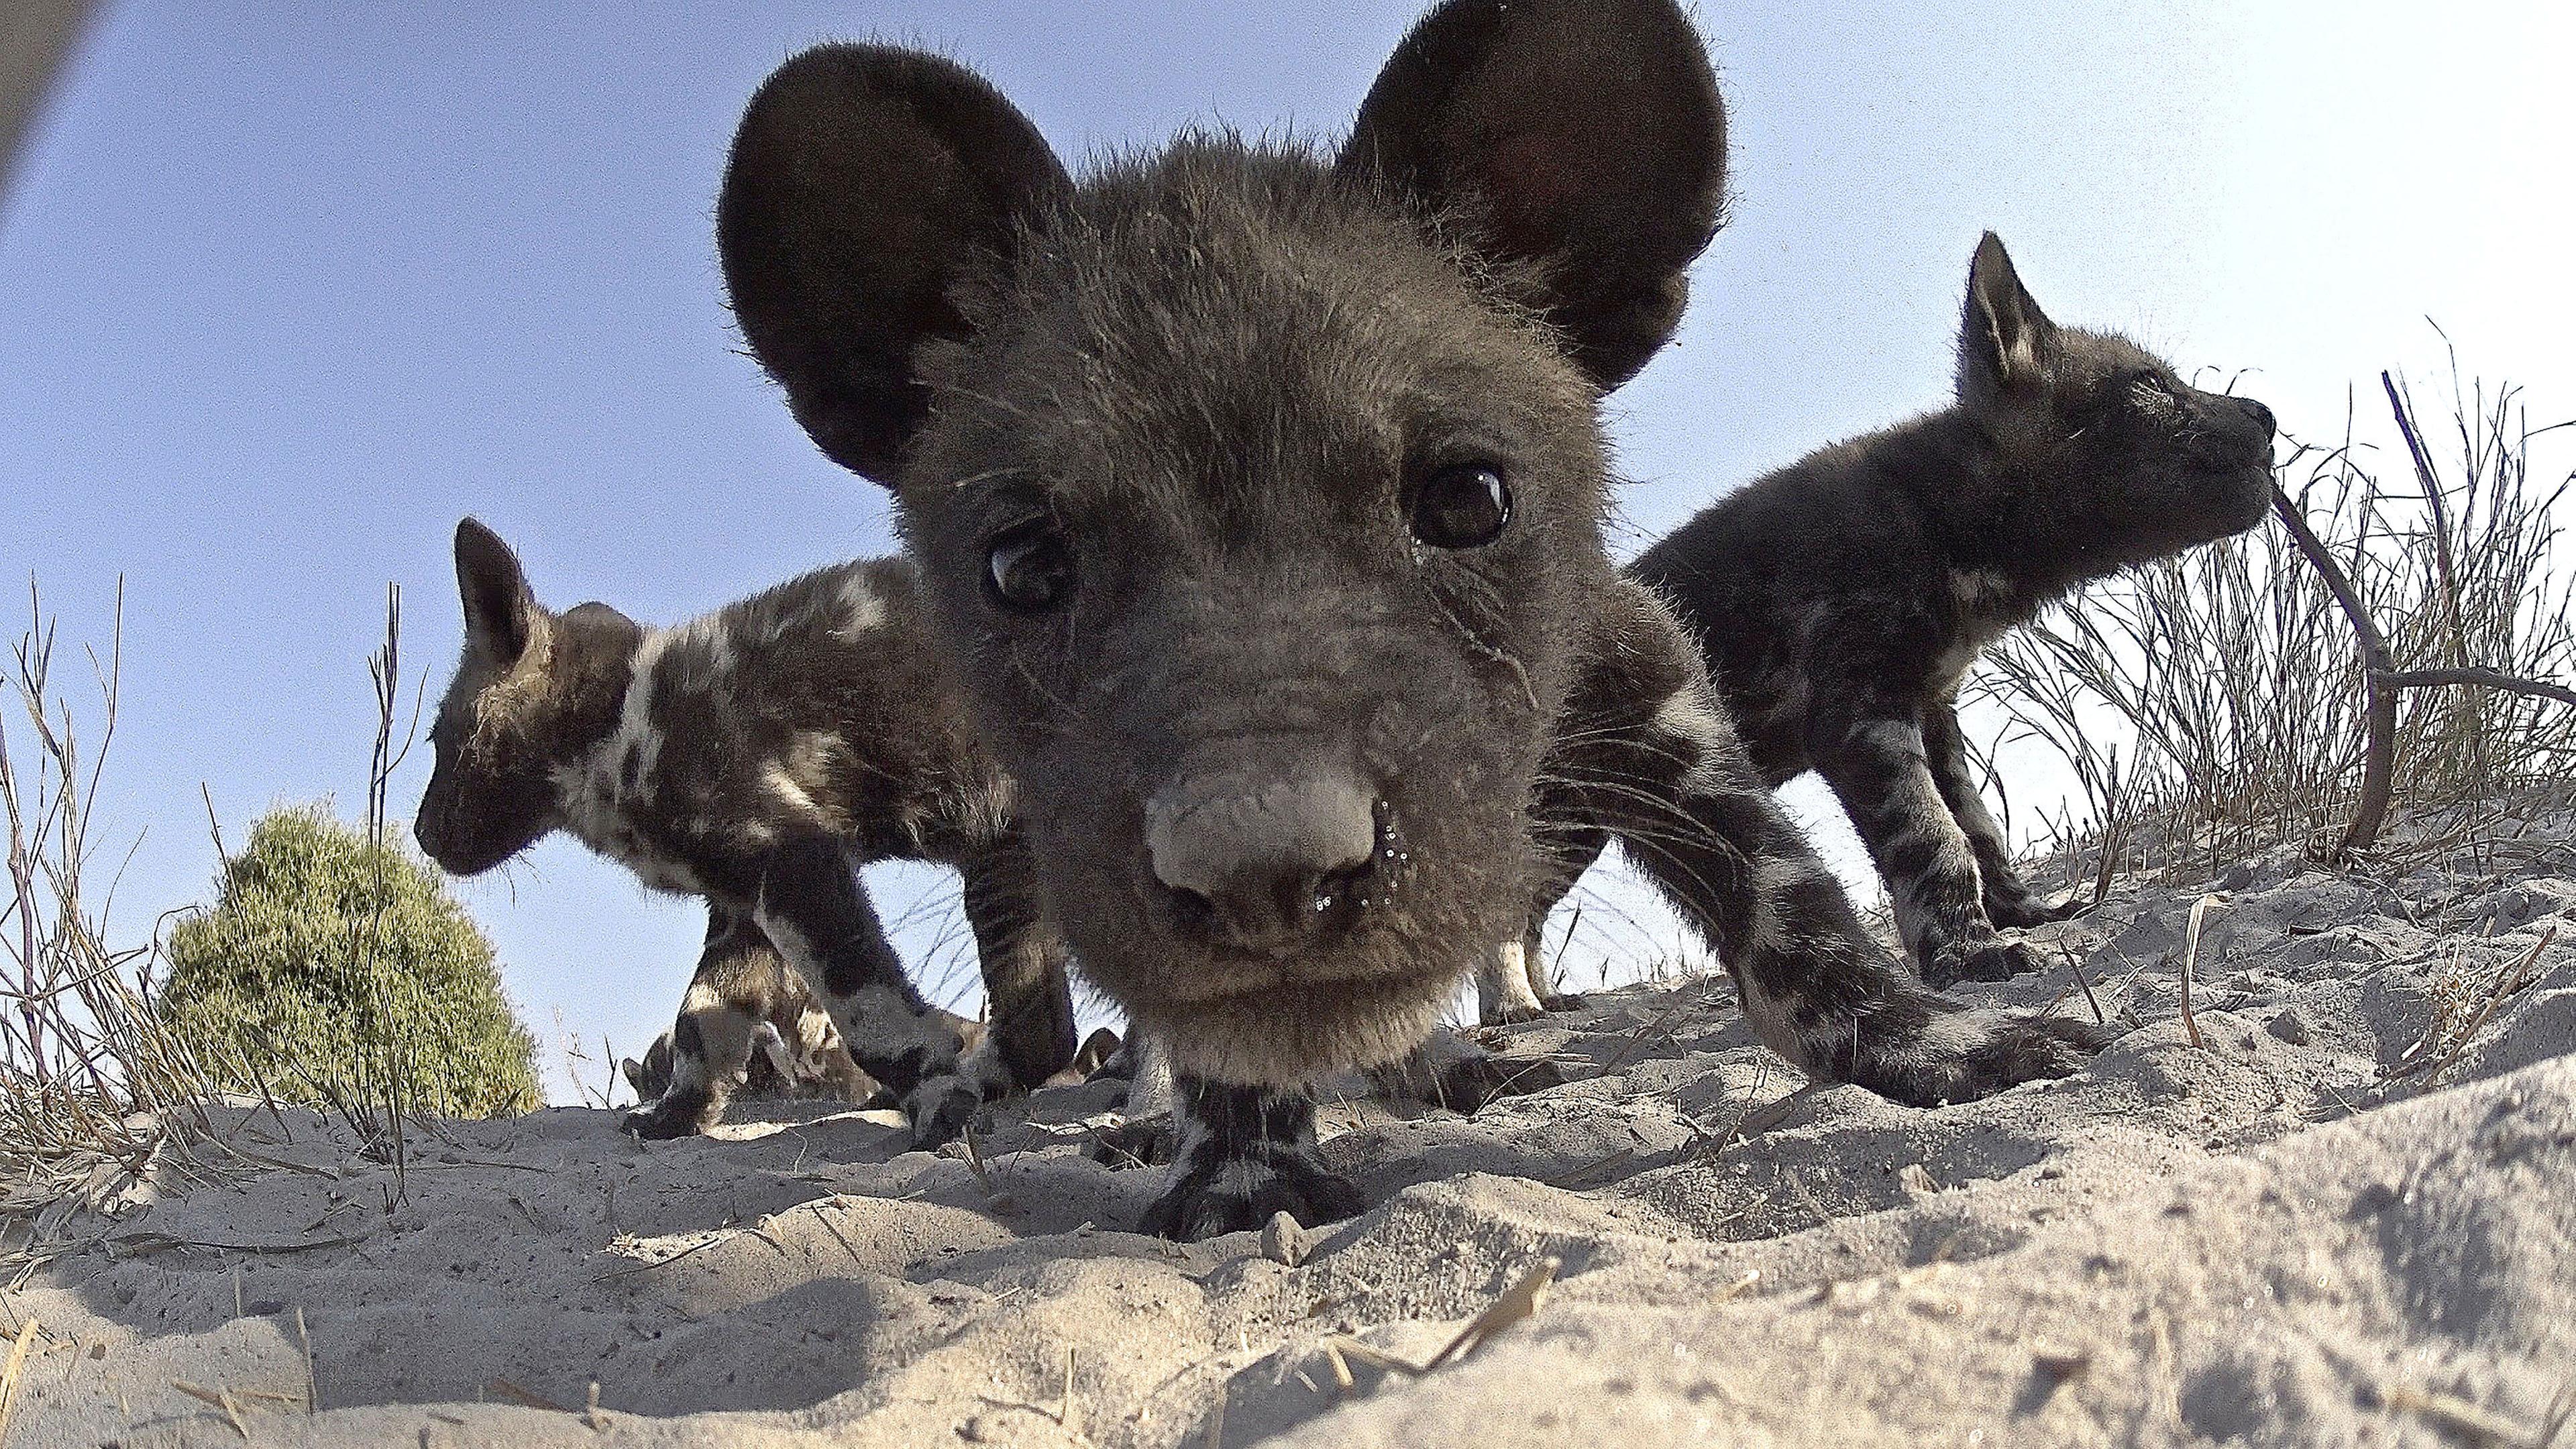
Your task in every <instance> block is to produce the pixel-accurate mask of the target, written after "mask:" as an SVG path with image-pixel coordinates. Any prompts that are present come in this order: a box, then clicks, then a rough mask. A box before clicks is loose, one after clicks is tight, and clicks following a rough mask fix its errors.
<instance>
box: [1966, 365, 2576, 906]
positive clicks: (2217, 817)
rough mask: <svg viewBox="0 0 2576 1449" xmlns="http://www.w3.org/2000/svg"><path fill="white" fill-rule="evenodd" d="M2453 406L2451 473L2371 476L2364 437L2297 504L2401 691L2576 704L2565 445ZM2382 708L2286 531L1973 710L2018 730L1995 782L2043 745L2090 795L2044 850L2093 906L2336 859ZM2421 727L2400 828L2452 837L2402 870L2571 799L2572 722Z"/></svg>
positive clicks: (2164, 587)
mask: <svg viewBox="0 0 2576 1449" xmlns="http://www.w3.org/2000/svg"><path fill="white" fill-rule="evenodd" d="M2453 386H2454V390H2455V392H2456V393H2457V395H2458V397H2459V403H2458V406H2457V408H2456V410H2455V413H2454V416H2453V419H2452V429H2451V434H2452V435H2451V437H2450V438H2449V439H2448V440H2447V443H2446V447H2447V449H2448V451H2450V452H2451V453H2452V454H2453V456H2451V457H2449V458H2448V459H2445V460H2443V461H2439V462H2437V461H2436V460H2435V459H2434V457H2433V456H2431V454H2432V451H2433V450H2432V449H2430V448H2427V449H2426V451H2425V454H2424V455H2423V456H2421V457H2420V458H2418V457H2410V456H2408V453H2407V452H2406V451H2404V450H2399V451H2397V452H2396V453H2395V457H2396V459H2397V460H2399V461H2398V466H2397V467H2392V468H2388V469H2375V468H2374V467H2372V466H2365V463H2364V461H2363V457H2364V454H2363V451H2362V449H2361V448H2360V447H2359V446H2358V445H2357V443H2356V441H2355V437H2354V428H2353V423H2352V420H2351V419H2349V418H2348V419H2347V422H2346V427H2345V438H2344V441H2343V443H2342V444H2341V445H2340V446H2338V447H2334V448H2332V449H2320V448H2315V447H2299V448H2297V449H2296V450H2295V451H2294V453H2293V456H2292V457H2291V459H2290V460H2289V461H2288V462H2287V463H2285V464H2284V465H2283V466H2282V469H2281V484H2282V487H2283V489H2284V490H2285V491H2286V492H2287V493H2288V494H2289V495H2290V496H2291V498H2292V500H2293V503H2294V506H2295V507H2296V508H2297V510H2298V511H2299V513H2300V514H2301V515H2302V516H2303V517H2304V519H2305V520H2306V521H2307V523H2308V525H2309V527H2310V528H2311V529H2312V530H2313V531H2314V533H2315V534H2316V535H2318V537H2319V538H2320V539H2321V540H2322V541H2323V543H2324V544H2325V545H2326V547H2327V549H2328V551H2329V552H2330V554H2331V556H2332V558H2333V559H2334V560H2335V561H2336V562H2337V563H2338V564H2339V565H2340V567H2341V569H2342V571H2343V572H2344V573H2345V574H2346V575H2347V576H2348V578H2349V579H2350V581H2351V584H2352V588H2353V591H2354V593H2355V595H2356V596H2357V600H2358V602H2359V604H2360V605H2361V607H2362V608H2364V609H2365V610H2366V611H2367V613H2368V615H2369V617H2370V618H2371V619H2373V620H2374V621H2376V623H2377V625H2378V627H2379V628H2380V630H2381V631H2382V632H2383V633H2384V634H2385V635H2386V638H2387V643H2388V648H2389V652H2390V655H2391V656H2392V662H2393V664H2394V666H2395V668H2397V669H2398V670H2401V671H2406V670H2461V669H2469V670H2475V669H2487V670H2493V671H2498V672H2500V673H2501V674H2504V675H2508V676H2515V677H2518V678H2522V679H2532V680H2540V681H2545V682H2555V683H2559V684H2562V685H2563V684H2565V683H2568V682H2570V681H2576V622H2571V620H2570V618H2569V614H2568V608H2569V604H2570V603H2571V594H2570V585H2571V579H2570V576H2569V574H2568V572H2567V571H2566V570H2565V569H2564V568H2563V567H2562V566H2561V560H2559V558H2558V557H2557V555H2556V547H2557V542H2558V535H2559V530H2560V524H2559V521H2558V513H2557V510H2558V507H2559V505H2560V503H2561V501H2562V500H2563V499H2564V498H2565V496H2566V494H2567V491H2568V489H2569V486H2570V484H2571V483H2576V478H2569V479H2562V480H2559V481H2558V482H2556V483H2555V484H2535V483H2534V482H2533V480H2532V479H2531V477H2530V475H2529V462H2530V444H2531V441H2532V440H2533V439H2534V438H2536V437H2539V436H2540V435H2542V434H2543V433H2546V432H2549V431H2552V429H2550V428H2534V427H2532V426H2531V425H2530V424H2529V422H2528V419H2527V417H2526V414H2525V409H2524V407H2523V404H2522V401H2521V398H2520V395H2519V393H2518V392H2517V391H2515V390H2514V389H2512V388H2509V387H2508V388H2505V389H2502V390H2500V391H2498V392H2496V393H2494V394H2492V395H2490V394H2489V393H2488V392H2487V391H2486V390H2485V389H2484V388H2483V387H2482V386H2480V385H2477V384H2474V383H2472V384H2470V385H2468V387H2467V388H2466V389H2465V390H2461V389H2460V384H2459V379H2458V378H2457V377H2456V375H2455V376H2454V378H2453ZM2388 392H2389V398H2390V401H2391V403H2392V404H2393V405H2394V408H2395V410H2396V416H2397V419H2398V421H2399V422H2400V425H2401V427H2402V429H2403V432H2404V433H2406V434H2412V433H2417V432H2420V429H2417V428H2416V427H2415V416H2414V410H2413V405H2412V403H2411V401H2409V400H2408V399H2407V397H2406V394H2405V392H2404V390H2403V389H2402V388H2401V387H2398V386H2397V385H2395V384H2393V383H2392V384H2391V385H2390V386H2389V389H2388ZM2561 426H2564V425H2561ZM2401 470H2402V471H2401ZM2383 474H2385V475H2386V478H2383ZM2387 478H2394V479H2396V480H2397V481H2387ZM2369 693H2370V691H2369V689H2368V687H2367V684H2366V677H2365V672H2364V667H2363V658H2362V654H2361V650H2360V648H2359V646H2358V644H2357V641H2356V637H2355V634H2354V631H2353V629H2352V627H2351V625H2350V623H2349V622H2348V621H2347V619H2346V618H2345V617H2344V615H2343V614H2342V612H2341V611H2340V610H2339V608H2338V606H2337V602H2336V600H2335V597H2334V594H2333V591H2332V589H2331V587H2330V586H2329V584H2328V582H2327V581H2326V580H2325V579H2324V578H2323V577H2322V576H2321V575H2320V574H2319V572H2318V571H2317V570H2316V569H2315V568H2313V567H2311V566H2310V565H2309V564H2308V562H2307V561H2306V560H2305V559H2304V558H2303V557H2301V555H2300V553H2299V551H2298V548H2297V545H2296V542H2295V540H2294V539H2293V538H2292V536H2291V534H2290V532H2289V531H2288V530H2287V529H2286V528H2285V527H2284V526H2283V524H2282V522H2281V521H2280V520H2279V519H2277V518H2276V519H2273V520H2270V521H2268V522H2267V523H2266V524H2265V525H2264V526H2263V527H2262V528H2261V529H2259V530H2257V531H2255V532H2253V533H2250V534H2247V535H2244V536H2242V537H2240V538H2237V539H2231V540H2229V541H2227V542H2224V543H2220V544H2216V545H2212V546H2210V547H2208V548H2202V549H2195V550H2193V551H2191V552H2190V553H2187V554H2184V555H2182V556H2180V557H2178V558H2170V559H2165V560H2162V561H2159V562H2157V563H2154V564H2150V565H2148V566H2146V567H2144V568H2141V569H2138V570H2135V571H2132V572H2131V573H2128V574H2125V575H2123V576H2121V577H2119V578H2116V579H2113V580H2109V581H2106V582H2104V583H2102V584H2099V585H2096V586H2094V587H2092V588H2089V589H2086V590H2084V591H2082V592H2081V593H2079V594H2078V595H2077V596H2076V597H2075V598H2074V599H2072V600H2070V601H2069V602H2067V603H2066V604H2064V605H2061V606H2059V607H2056V608H2053V609H2051V610H2049V611H2047V612H2045V613H2043V614H2042V615H2041V617H2040V618H2039V619H2038V620H2037V621H2036V622H2035V623H2034V624H2032V625H2031V626H2030V627H2029V628H2026V629H2022V630H2017V631H2015V632H2014V633H2012V634H2010V635H2007V636H2006V637H2005V638H2004V639H2003V640H2002V641H2001V642H1999V643H1998V644H1997V645H1996V646H1995V647H1994V648H1993V649H1991V650H1990V651H1988V654H1987V657H1986V661H1985V665H1984V667H1983V668H1982V669H1981V670H1980V671H1979V673H1978V674H1977V676H1976V677H1975V678H1974V679H1973V680H1972V681H1971V683H1970V686H1969V690H1968V692H1967V698H1968V699H1969V701H1970V702H1971V703H1972V704H1977V705H1981V706H1983V707H1985V708H1984V709H1983V710H1981V714H1982V716H1983V717H1984V718H1986V719H1989V720H1992V719H1995V718H1997V717H1998V716H1999V717H2000V719H2001V721H2002V724H2001V728H2000V729H1999V730H1997V731H1996V732H1995V737H1994V739H1993V740H1992V741H1990V746H1989V753H1988V764H1989V766H1990V767H1991V764H1992V751H1993V749H1995V748H2000V747H2001V746H2003V745H2005V744H2008V743H2015V742H2022V741H2029V742H2036V743H2037V744H2039V745H2041V746H2043V747H2045V748H2046V749H2047V750H2048V751H2050V752H2053V753H2054V754H2055V755H2057V756H2058V757H2060V758H2062V759H2063V760H2064V761H2065V763H2066V765H2067V766H2068V767H2069V769H2070V770H2071V771H2072V774H2073V777H2074V783H2075V789H2076V792H2077V794H2078V795H2079V796H2080V798H2078V799H2074V800H2070V801H2069V803H2068V804H2067V806H2065V807H2064V808H2062V809H2061V810H2060V811H2058V812H2057V813H2056V814H2055V816H2054V817H2053V818H2044V819H2043V820H2041V821H2040V822H2039V828H2038V829H2037V830H2035V831H2025V832H2024V833H2025V834H2026V835H2029V836H2033V837H2035V838H2036V839H2037V840H2038V841H2039V842H2040V844H2041V845H2042V847H2043V848H2044V849H2047V850H2052V851H2061V852H2064V853H2065V855H2066V857H2067V865H2068V874H2069V876H2070V877H2071V878H2073V880H2074V881H2075V882H2076V883H2078V884H2089V883H2092V882H2093V881H2096V880H2107V878H2108V876H2109V875H2110V874H2111V873H2113V872H2114V871H2117V870H2127V869H2146V870H2151V871H2189V872H2193V873H2207V872H2209V871H2211V870H2213V869H2215V868H2216V867H2217V866H2218V865H2220V864H2222V863H2224V862H2230V861H2234V860H2239V859H2243V858H2245V857H2247V856H2249V855H2252V854H2255V853H2258V852H2259V851H2261V850H2263V849H2266V848H2268V847H2271V846H2274V845H2277V844H2280V843H2283V842H2294V843H2300V844H2304V845H2308V846H2310V847H2311V848H2312V849H2315V850H2317V851H2318V852H2319V853H2327V852H2328V850H2329V849H2330V843H2331V842H2333V841H2334V840H2335V839H2337V838H2338V837H2339V836H2340V835H2341V834H2342V833H2343V831H2344V830H2345V827H2346V825H2347V823H2348V822H2349V821H2350V820H2351V819H2352V818H2353V815H2354V812H2355V810H2356V808H2357V807H2358V806H2360V805H2361V804H2362V803H2363V802H2362V784H2363V773H2364V771H2363V765H2364V742H2365V736H2366V726H2367V720H2366V712H2367V708H2368V696H2369ZM2396 708H2397V714H2396V720H2395V725H2396V729H2395V734H2394V751H2393V762H2394V771H2393V780H2392V784H2393V787H2394V792H2395V799H2396V802H2397V804H2398V805H2399V806H2400V807H2402V808H2403V809H2405V810H2406V811H2407V812H2408V813H2409V815H2410V817H2411V818H2412V819H2414V820H2415V821H2417V822H2419V824H2420V823H2421V822H2427V821H2447V822H2448V824H2449V826H2450V827H2451V828H2449V829H2443V828H2439V827H2435V828H2431V829H2419V830H2417V831H2416V832H2415V833H2414V834H2412V835H2411V836H2409V837H2406V838H2399V839H2391V840H2388V841H2383V842H2379V843H2378V846H2377V849H2378V851H2379V853H2381V854H2383V855H2387V856H2396V857H2404V856H2407V855H2410V854H2411V853H2414V852H2416V851H2418V850H2423V851H2430V850H2435V849H2441V848H2445V847H2447V846H2448V845H2449V844H2451V843H2453V842H2454V841H2456V839H2457V838H2458V837H2459V836H2460V835H2462V834H2465V833H2469V832H2471V831H2474V830H2477V829H2481V828H2484V826H2485V825H2487V824H2488V823H2490V822H2488V821H2486V820H2485V819H2483V818H2481V816H2480V814H2479V812H2482V811H2487V812H2491V811H2492V810H2494V809H2495V808H2497V802H2505V801H2513V800H2516V799H2526V798H2529V797H2530V796H2532V795H2533V794H2534V792H2544V793H2549V794H2552V795H2555V794H2556V793H2559V792H2561V791H2563V788H2564V785H2565V781H2566V779H2567V776H2568V773H2569V766H2570V764H2571V761H2576V708H2570V707H2569V706H2567V705H2566V704H2563V703H2561V702H2559V701H2557V700H2553V699H2549V698H2544V697H2535V696H2530V695H2525V694H2517V693H2512V692H2507V691H2503V690H2496V689H2487V688H2469V687H2439V688H2407V689H2404V690H2402V691H2398V692H2396ZM1990 772H1991V771H1990Z"/></svg>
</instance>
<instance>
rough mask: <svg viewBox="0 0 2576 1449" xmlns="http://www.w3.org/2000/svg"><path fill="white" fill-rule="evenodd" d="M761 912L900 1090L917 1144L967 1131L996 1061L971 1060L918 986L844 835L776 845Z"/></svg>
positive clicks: (773, 936)
mask: <svg viewBox="0 0 2576 1449" xmlns="http://www.w3.org/2000/svg"><path fill="white" fill-rule="evenodd" d="M753 919H754V921H755V923H756V924H758V926H759V927H760V929H761V930H762V931H763V932H764V933H766V934H767V935H768V937H769V939H770V940H771V941H773V942H775V943H777V946H778V950H779V954H781V955H783V956H785V957H786V958H787V962H788V964H789V965H791V966H793V967H795V968H796V970H797V972H798V973H799V974H800V975H802V976H803V977H804V978H805V983H806V985H807V986H808V987H809V988H810V989H811V990H812V991H813V993H814V996H815V999H816V1000H818V1001H820V1002H821V1003H822V1004H823V1009H824V1010H825V1011H827V1012H829V1013H830V1014H831V1017H832V1024H833V1025H834V1026H835V1027H837V1028H839V1030H840V1033H841V1042H842V1044H843V1045H844V1046H846V1047H847V1048H848V1049H849V1052H850V1056H851V1057H852V1059H854V1060H855V1061H857V1062H858V1064H859V1068H860V1070H862V1071H864V1072H866V1073H867V1074H868V1075H869V1076H871V1077H874V1078H875V1079H876V1080H877V1082H878V1083H879V1084H880V1085H882V1086H883V1087H884V1088H885V1089H886V1090H887V1091H888V1092H890V1093H892V1094H893V1095H894V1098H895V1101H896V1102H897V1103H898V1104H900V1105H901V1107H902V1108H903V1115H904V1117H905V1119H906V1120H907V1121H909V1122H910V1123H911V1124H912V1145H913V1146H915V1147H936V1146H938V1145H939V1144H941V1143H943V1142H947V1141H950V1140H951V1139H953V1138H955V1137H956V1136H957V1135H958V1134H960V1133H962V1132H964V1131H965V1130H966V1126H967V1124H968V1123H969V1122H971V1121H972V1120H974V1116H975V1112H976V1109H977V1108H979V1107H981V1106H982V1105H983V1103H984V1098H985V1096H986V1095H987V1093H988V1091H989V1090H990V1088H991V1083H990V1081H989V1077H990V1075H991V1073H992V1066H991V1062H990V1060H989V1058H988V1057H987V1054H986V1052H985V1051H982V1050H979V1051H978V1052H977V1053H976V1054H975V1056H974V1057H972V1058H970V1057H968V1056H967V1054H966V1051H965V1039H964V1038H963V1037H962V1036H961V1035H960V1034H959V1033H958V1031H957V1029H956V1028H955V1027H952V1026H950V1025H949V1024H948V1023H947V1021H946V1020H945V1019H943V1018H942V1016H941V1015H940V1014H939V1013H937V1012H934V1011H932V1010H931V1009H930V1007H929V1006H928V1005H926V1004H925V1003H924V1002H923V1001H922V999H921V994H920V993H919V992H917V991H915V990H914V989H913V986H912V981H911V979H910V978H909V977H907V976H906V975H905V974H904V970H903V961H902V959H901V958H900V957H898V956H896V955H895V952H894V947H893V946H892V945H891V944H889V943H888V942H887V940H886V938H885V928H884V927H883V926H882V925H880V924H878V921H877V913H876V910H875V908H874V907H873V906H871V905H870V904H869V903H868V896H867V891H866V889H865V888H864V887H862V886H861V885H860V884H859V876H858V871H857V869H856V868H855V866H854V864H853V863H852V861H851V860H850V858H849V855H848V853H847V852H846V851H845V850H844V849H843V847H842V844H841V842H839V841H837V840H834V839H832V838H831V837H829V836H821V835H816V836H800V837H796V838H793V839H790V840H788V841H786V842H783V843H782V844H780V845H779V846H778V847H777V848H776V849H775V850H773V851H772V852H771V853H770V856H769V860H768V863H767V865H766V866H765V867H764V868H763V870H762V872H761V877H760V904H759V907H758V909H757V910H755V911H754V912H753ZM991 1040H992V1038H991V1036H989V1035H988V1036H987V1037H986V1042H987V1043H988V1044H989V1043H990V1042H991Z"/></svg>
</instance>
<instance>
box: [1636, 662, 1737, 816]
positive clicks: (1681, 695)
mask: <svg viewBox="0 0 2576 1449" xmlns="http://www.w3.org/2000/svg"><path fill="white" fill-rule="evenodd" d="M1646 727H1647V728H1648V729H1649V730H1651V731H1653V732H1654V733H1656V734H1659V735H1662V736H1663V737H1664V738H1666V739H1669V740H1678V741H1680V742H1682V743H1683V744H1685V745H1687V746H1689V764H1688V766H1687V767H1686V768H1685V769H1684V770H1683V772H1682V775H1681V780H1680V787H1681V791H1682V793H1683V794H1685V795H1701V794H1706V793H1708V792H1710V791H1712V790H1714V789H1715V788H1716V787H1717V784H1718V782H1719V780H1720V779H1721V778H1723V772H1724V765H1723V761H1724V759H1725V750H1726V742H1727V737H1728V735H1729V734H1730V733H1731V731H1730V729H1729V728H1728V726H1727V722H1726V717H1725V716H1724V715H1722V714H1720V713H1718V708H1717V705H1716V704H1715V703H1714V702H1713V701H1712V700H1711V698H1710V696H1709V692H1708V691H1707V690H1705V689H1700V688H1695V687H1693V686H1690V685H1684V686H1683V687H1681V688H1680V689H1676V690H1674V691H1673V692H1672V693H1671V694H1669V695H1667V696H1665V698H1664V702H1663V703H1662V704H1659V705H1657V706H1655V716H1654V718H1653V719H1651V720H1649V721H1648V722H1647V726H1646Z"/></svg>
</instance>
